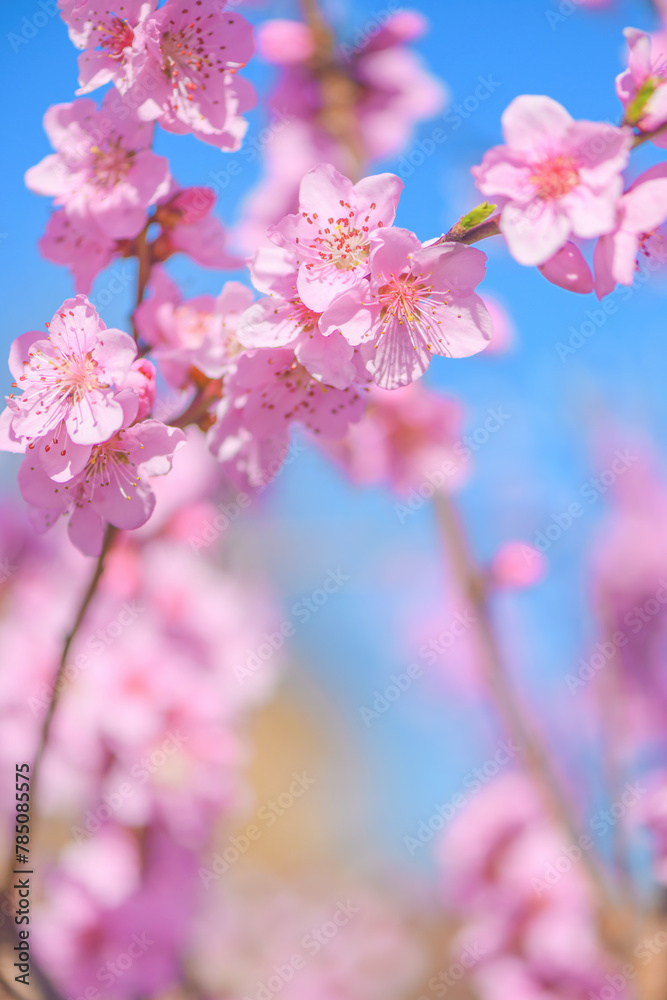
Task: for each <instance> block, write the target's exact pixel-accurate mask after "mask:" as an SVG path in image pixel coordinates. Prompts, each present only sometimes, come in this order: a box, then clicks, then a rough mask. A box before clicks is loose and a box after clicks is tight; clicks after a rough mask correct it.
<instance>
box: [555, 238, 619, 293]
mask: <svg viewBox="0 0 667 1000" xmlns="http://www.w3.org/2000/svg"><path fill="white" fill-rule="evenodd" d="M600 239H601V240H605V239H608V237H606V236H602V237H600ZM539 271H540V273H541V274H542V275H543V276H544V277H545V278H546V279H547V281H550V282H551V283H552V285H558V287H559V288H565V289H566V290H567V291H568V292H578V293H579V294H581V295H588V293H589V292H592V291H593V275H592V274H591V269H590V267H589V266H588V264H587V263H586V260H585V259H584V255H583V254H582V252H581V250H580V249H579V247H578V246H577V245H576V243H572V241H571V240H568V241H567V243H565V244H564V245H563V246H562V247H561V248H560V250H558V251H557V252H556V253H555V254H554V255H553V257H550V258H549V260H547V261H545V262H544V264H540V265H539Z"/></svg>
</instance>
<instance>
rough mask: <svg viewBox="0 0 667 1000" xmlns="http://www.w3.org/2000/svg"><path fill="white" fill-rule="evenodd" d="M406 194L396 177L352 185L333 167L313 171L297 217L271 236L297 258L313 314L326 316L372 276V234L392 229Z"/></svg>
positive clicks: (304, 295)
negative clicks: (332, 305) (335, 302)
mask: <svg viewBox="0 0 667 1000" xmlns="http://www.w3.org/2000/svg"><path fill="white" fill-rule="evenodd" d="M402 189H403V182H402V181H401V180H400V178H398V177H396V176H395V175H394V174H376V175H375V176H373V177H365V178H364V179H363V180H361V181H359V183H358V184H352V181H350V180H348V179H347V177H343V175H342V174H340V173H339V172H338V171H337V170H336V169H335V168H334V167H333V166H331V164H329V163H320V164H319V165H318V166H316V167H313V169H312V170H309V171H308V173H307V174H306V175H305V177H304V178H303V180H302V182H301V187H300V189H299V211H298V213H297V214H296V215H288V216H286V217H285V218H284V219H282V220H281V221H280V222H279V223H277V225H275V226H271V227H270V228H269V237H270V238H271V239H272V240H273V242H274V243H276V244H277V245H278V246H281V247H285V248H287V249H289V250H291V251H292V252H293V253H294V254H295V255H296V257H297V259H298V266H299V273H298V277H297V289H298V291H299V295H300V297H301V299H302V300H303V302H304V303H305V304H306V305H307V306H308V308H309V309H313V310H316V311H319V312H322V311H323V310H324V309H326V307H327V306H328V305H330V303H331V302H332V301H333V299H334V298H335V297H336V296H337V295H339V294H340V293H341V292H344V291H345V290H346V289H348V288H351V287H353V286H354V285H356V284H357V283H358V282H359V281H360V280H361V279H362V278H363V277H364V276H365V275H366V274H367V272H368V255H369V253H370V236H371V233H372V232H373V231H374V230H375V229H378V228H381V227H382V226H390V225H391V224H392V222H393V221H394V216H395V215H396V206H397V205H398V199H399V196H400V193H401V191H402Z"/></svg>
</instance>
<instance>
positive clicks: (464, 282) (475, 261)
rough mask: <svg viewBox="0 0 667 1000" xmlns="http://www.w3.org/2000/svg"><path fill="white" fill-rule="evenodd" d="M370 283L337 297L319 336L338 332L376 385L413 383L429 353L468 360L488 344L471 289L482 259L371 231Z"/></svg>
mask: <svg viewBox="0 0 667 1000" xmlns="http://www.w3.org/2000/svg"><path fill="white" fill-rule="evenodd" d="M370 245H371V252H370V258H369V267H370V272H371V276H370V281H369V282H363V283H359V284H357V286H356V287H354V288H352V289H351V290H350V291H347V292H345V293H343V294H342V295H339V296H338V298H337V299H335V300H334V302H333V303H332V304H331V306H330V307H329V308H328V309H327V310H326V311H325V313H324V315H323V316H322V319H321V322H320V329H321V330H322V332H323V333H324V334H325V335H327V336H330V335H331V334H333V333H335V331H336V330H340V331H341V332H342V334H343V336H344V337H345V339H346V340H347V341H348V342H349V343H350V344H362V345H365V346H364V347H363V349H362V355H363V357H364V358H365V359H366V364H367V367H368V370H369V372H371V374H372V375H373V378H374V379H375V381H376V382H377V384H378V385H379V386H382V387H383V388H385V389H395V388H397V387H398V386H401V385H407V384H408V382H411V381H413V380H414V379H416V378H419V376H420V375H422V374H423V373H424V372H425V371H426V369H427V368H428V366H429V364H430V362H431V357H432V356H433V354H440V355H443V356H445V357H454V358H458V357H468V356H469V355H470V354H476V353H477V352H478V351H481V350H483V348H484V347H485V346H486V344H487V343H488V341H489V340H490V338H491V320H490V318H489V314H488V312H487V310H486V307H485V306H484V303H483V302H482V300H481V298H480V297H479V296H478V295H476V294H475V291H474V289H475V288H476V286H477V285H478V284H479V282H480V281H481V280H482V278H483V277H484V269H485V263H486V255H485V254H484V253H482V251H481V250H476V249H475V248H474V247H468V246H465V245H464V244H462V243H439V244H435V245H433V246H430V247H422V245H421V243H420V242H419V240H418V239H417V237H416V236H415V235H414V233H411V232H409V230H407V229H396V228H392V229H388V230H386V231H385V232H383V233H380V232H376V233H375V234H374V235H373V236H372V238H371V241H370Z"/></svg>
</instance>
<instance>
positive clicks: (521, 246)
mask: <svg viewBox="0 0 667 1000" xmlns="http://www.w3.org/2000/svg"><path fill="white" fill-rule="evenodd" d="M499 225H500V231H501V232H502V234H503V236H504V237H505V239H506V240H507V246H508V248H509V251H510V253H511V254H512V256H513V257H514V259H515V260H516V261H518V262H519V264H525V265H528V266H531V265H536V264H544V263H545V262H546V261H547V260H549V258H550V257H553V255H554V254H555V253H556V251H557V250H560V248H561V247H562V245H563V243H565V241H566V239H567V237H568V236H569V235H570V220H569V219H568V217H567V216H566V215H565V213H564V212H561V211H559V210H558V209H557V207H556V206H555V205H554V203H553V202H545V201H539V200H535V201H533V202H531V204H530V205H527V206H526V207H525V208H524V207H522V206H520V205H507V206H506V207H505V208H504V209H503V211H502V215H501V217H500V224H499Z"/></svg>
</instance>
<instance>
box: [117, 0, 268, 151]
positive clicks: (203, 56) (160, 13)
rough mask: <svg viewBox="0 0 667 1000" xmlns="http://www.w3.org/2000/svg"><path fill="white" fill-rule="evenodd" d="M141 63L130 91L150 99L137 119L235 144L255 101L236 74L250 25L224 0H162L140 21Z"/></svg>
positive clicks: (249, 47)
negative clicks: (209, 4)
mask: <svg viewBox="0 0 667 1000" xmlns="http://www.w3.org/2000/svg"><path fill="white" fill-rule="evenodd" d="M143 38H144V44H145V46H146V52H145V60H144V63H143V65H142V67H141V70H140V72H139V73H138V77H137V81H136V84H135V86H134V88H133V90H131V91H130V93H129V95H128V96H129V97H130V98H132V97H133V91H136V92H137V93H138V94H139V95H140V96H143V95H144V94H145V93H148V94H149V95H150V96H149V97H148V98H146V99H145V100H143V101H142V103H141V104H139V106H138V109H137V110H138V113H139V115H140V117H142V118H143V119H144V120H147V121H154V120H157V121H159V122H160V125H161V126H162V128H165V129H167V130H168V131H170V132H179V133H187V132H192V133H194V134H195V135H196V136H197V137H198V138H200V139H203V140H204V142H209V143H211V144H212V145H214V146H219V147H221V148H223V149H238V147H239V145H240V144H241V140H242V139H243V136H244V134H245V131H246V128H247V123H246V122H245V121H244V119H243V118H242V117H241V116H242V115H243V113H244V112H245V111H247V110H249V109H250V108H251V107H252V106H253V104H254V100H255V94H254V90H253V88H252V86H251V85H250V83H248V81H247V80H244V79H243V78H242V77H239V76H238V75H237V70H239V69H241V68H242V67H243V66H245V64H246V63H247V62H248V60H249V59H250V57H251V55H252V53H253V37H252V28H251V26H250V25H249V24H248V22H247V21H246V20H245V18H243V17H241V15H240V14H237V13H235V12H233V11H232V10H228V9H225V3H224V0H221V2H220V3H219V4H217V5H215V7H214V9H213V10H207V9H206V7H204V6H203V5H202V0H185V2H182V0H167V3H165V5H164V6H163V7H160V9H159V10H157V11H155V12H154V13H153V14H152V15H151V16H150V17H149V18H148V19H147V20H146V21H145V23H144V25H143Z"/></svg>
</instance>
